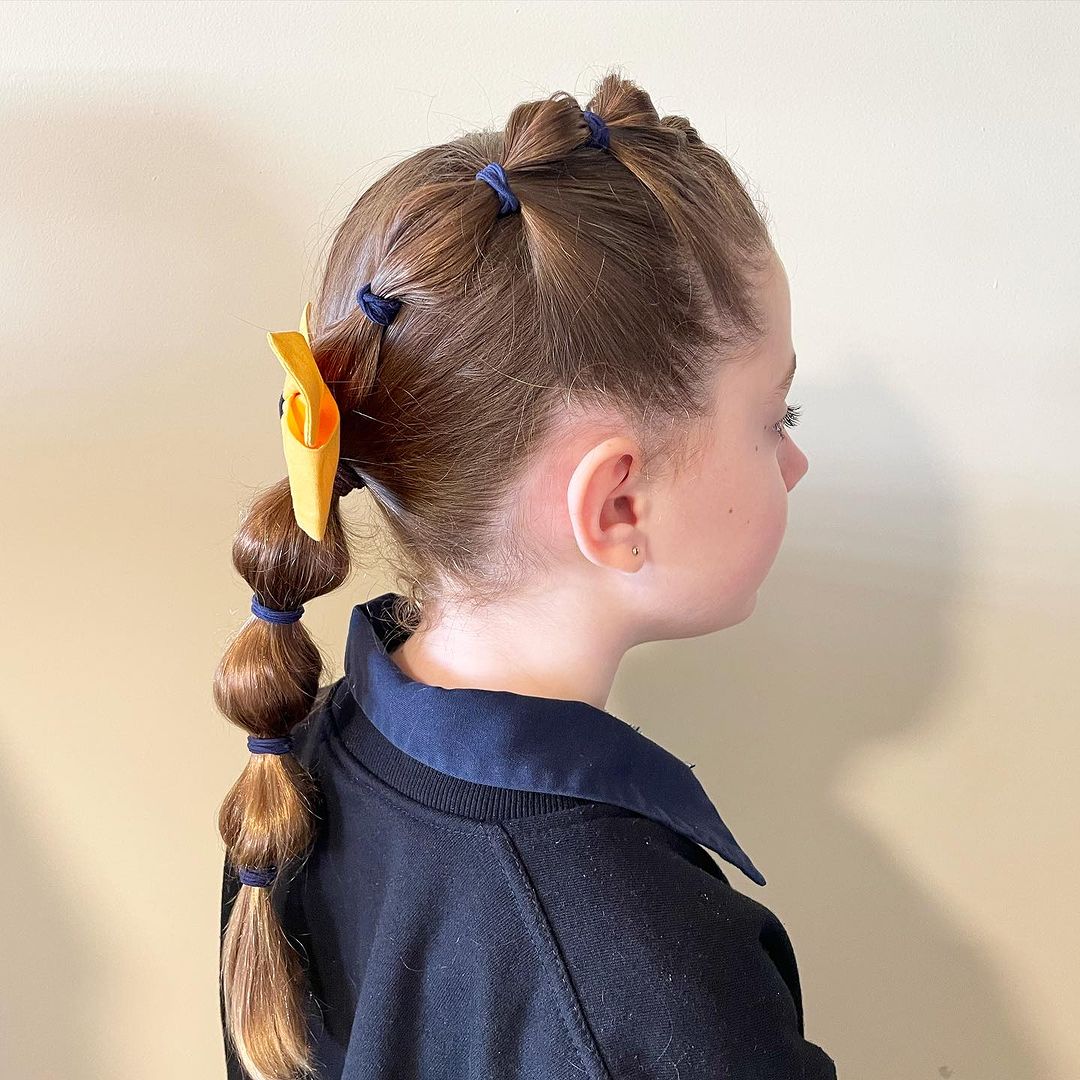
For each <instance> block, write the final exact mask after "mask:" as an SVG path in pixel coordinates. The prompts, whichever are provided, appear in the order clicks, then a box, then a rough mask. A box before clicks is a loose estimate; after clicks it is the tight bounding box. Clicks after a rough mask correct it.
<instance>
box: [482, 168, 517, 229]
mask: <svg viewBox="0 0 1080 1080" xmlns="http://www.w3.org/2000/svg"><path fill="white" fill-rule="evenodd" d="M476 179H477V180H483V181H484V183H485V184H489V185H490V186H491V188H492V190H493V191H494V192H495V193H496V194H497V195H498V196H499V217H502V216H503V214H512V213H514V212H515V211H516V210H520V209H521V203H520V202H518V199H517V196H516V195H515V194H514V193H513V192H512V191H511V190H510V181H509V180H507V179H506V171H505V170H504V169H503V167H502V166H501V165H500V164H499V163H498V162H496V161H493V162H491V163H490V164H489V165H485V166H484V167H483V168H482V169H481V170H480V171H479V172H478V173H477V174H476Z"/></svg>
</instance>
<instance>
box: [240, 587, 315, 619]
mask: <svg viewBox="0 0 1080 1080" xmlns="http://www.w3.org/2000/svg"><path fill="white" fill-rule="evenodd" d="M251 613H252V615H257V616H258V617H259V618H260V619H262V620H263V622H269V623H290V622H296V620H297V619H299V618H300V616H301V615H303V614H304V606H303V604H301V605H300V607H298V608H294V609H293V610H292V611H278V610H276V609H275V608H269V607H266V606H265V605H264V604H260V603H259V598H258V597H257V596H255V595H254V594H252V597H251Z"/></svg>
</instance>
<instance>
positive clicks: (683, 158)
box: [214, 73, 772, 1080]
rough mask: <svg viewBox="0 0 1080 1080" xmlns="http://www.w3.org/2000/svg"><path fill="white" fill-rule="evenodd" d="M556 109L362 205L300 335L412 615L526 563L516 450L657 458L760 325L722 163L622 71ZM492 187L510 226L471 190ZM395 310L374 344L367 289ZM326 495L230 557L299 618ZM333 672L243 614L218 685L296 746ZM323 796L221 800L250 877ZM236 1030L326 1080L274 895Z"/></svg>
mask: <svg viewBox="0 0 1080 1080" xmlns="http://www.w3.org/2000/svg"><path fill="white" fill-rule="evenodd" d="M588 108H589V110H591V111H592V112H593V113H595V114H597V115H599V116H600V117H601V118H602V119H603V121H604V123H606V125H607V127H608V135H609V143H608V146H607V147H606V149H605V148H602V147H600V146H597V145H593V142H592V140H591V136H592V131H591V129H590V126H589V123H588V122H587V120H586V118H585V116H584V114H583V112H582V109H581V106H580V105H579V104H578V102H577V101H576V100H575V99H574V98H573V97H571V96H570V95H569V94H566V93H561V92H560V93H556V94H553V95H551V96H550V97H548V98H546V99H544V100H540V101H532V102H526V103H524V104H521V105H519V106H518V107H517V108H516V109H514V111H513V112H512V113H511V115H510V118H509V120H508V122H507V124H506V129H505V131H502V132H494V131H482V132H475V133H470V134H467V135H464V136H462V137H460V138H458V139H455V140H454V141H453V142H449V143H446V144H444V145H441V146H435V147H431V148H429V149H425V150H422V151H420V152H418V153H416V154H414V155H413V156H412V157H410V158H408V159H406V160H404V161H402V162H400V163H399V164H397V165H396V166H394V167H393V168H392V169H391V170H390V171H389V172H388V173H387V174H386V175H384V176H382V177H381V178H380V179H379V180H377V181H376V182H375V183H374V184H373V185H372V186H371V187H370V188H368V189H367V190H366V191H365V192H364V193H363V194H362V195H361V196H360V198H359V200H358V201H357V202H356V203H355V205H354V206H353V207H352V209H351V210H350V211H349V212H348V214H347V215H346V217H345V219H344V221H343V222H342V224H341V225H340V226H339V228H338V230H337V232H336V234H335V236H334V237H333V241H332V244H331V247H330V250H329V253H328V259H327V265H326V269H325V273H324V276H323V279H322V284H321V288H320V289H319V290H318V293H317V297H316V300H315V303H314V305H313V307H314V313H313V324H312V325H311V327H310V328H309V329H310V335H311V346H312V351H313V353H314V355H315V358H316V361H317V363H318V365H319V369H320V371H321V372H322V376H323V378H324V380H325V381H326V383H327V384H328V385H329V386H330V387H331V389H332V391H333V393H334V396H335V399H336V400H337V402H338V404H339V407H340V410H341V417H342V421H341V455H342V460H343V462H346V463H347V464H345V465H344V466H343V468H348V467H349V466H351V467H353V468H355V469H356V471H357V472H358V474H359V475H360V476H361V477H362V478H363V480H364V481H365V483H366V485H367V487H368V489H369V490H370V492H371V495H372V498H373V500H374V503H375V506H376V507H377V509H378V512H379V514H380V516H381V519H382V520H383V521H384V523H385V525H386V527H387V530H388V532H389V536H390V537H391V539H392V541H393V543H394V547H395V550H396V552H397V555H398V558H397V562H398V570H399V578H400V582H401V589H400V591H401V592H402V593H403V594H404V597H405V600H406V601H407V609H406V608H403V610H402V611H401V612H400V617H401V618H402V620H403V621H405V620H408V619H409V618H411V619H412V620H413V621H414V622H415V618H416V613H417V612H418V611H419V610H420V609H421V608H422V607H423V604H424V601H425V599H426V598H431V597H437V596H439V595H441V594H442V593H443V591H444V590H446V589H448V588H454V589H455V590H459V591H460V592H461V593H462V594H464V595H467V596H469V597H474V598H478V599H480V600H482V599H483V598H484V597H489V596H490V597H494V596H497V595H499V594H501V593H502V592H504V591H505V590H508V589H510V588H512V587H513V586H514V584H515V582H518V581H520V580H522V579H523V578H524V577H525V576H527V575H530V574H533V573H536V572H537V571H538V570H539V569H540V565H539V560H540V559H541V558H542V553H539V552H537V551H535V550H533V549H532V548H530V546H529V545H528V544H527V543H526V541H527V533H526V529H525V528H524V527H523V521H522V520H520V519H519V518H518V517H516V516H515V514H516V511H517V502H518V500H516V499H515V489H516V486H517V484H518V483H519V481H520V478H521V476H522V474H523V471H524V470H525V468H526V466H527V463H528V461H529V458H530V455H531V454H532V453H534V452H535V449H536V447H537V446H538V445H539V444H540V443H541V442H543V441H544V440H545V439H549V438H553V437H555V436H556V434H557V432H558V431H559V425H560V423H562V422H566V421H567V420H568V418H570V417H571V416H572V414H573V412H574V410H575V409H578V408H584V409H592V410H598V411H601V412H602V413H603V414H605V415H611V416H612V417H614V418H616V419H618V420H620V421H621V422H623V423H624V424H627V425H629V426H630V427H631V428H632V430H633V431H634V433H635V435H636V436H637V437H638V438H639V440H640V442H641V445H642V447H643V450H644V453H645V456H646V459H647V460H654V461H662V460H664V459H666V458H667V457H668V455H670V454H673V453H675V452H677V451H678V450H679V448H680V446H682V445H683V444H684V442H685V440H684V439H683V433H684V432H685V431H686V421H687V420H688V418H691V417H697V416H701V415H703V414H704V413H705V412H706V411H707V409H708V408H709V405H710V401H709V398H710V394H709V392H708V389H707V388H708V387H709V385H710V378H709V377H710V375H711V373H712V372H713V371H714V370H715V367H716V365H717V364H718V363H720V362H722V361H723V360H725V359H728V358H733V357H735V356H736V355H737V354H738V353H739V351H740V350H741V349H742V347H743V346H746V345H749V344H752V343H753V342H754V341H756V340H757V339H758V338H759V337H760V336H761V335H762V333H763V332H764V327H763V326H762V322H761V319H762V313H761V310H760V308H759V307H758V306H757V304H756V302H755V287H754V282H755V281H756V279H757V274H758V273H760V272H762V271H764V269H765V267H766V266H767V264H768V262H769V258H770V256H771V252H772V245H771V242H770V239H769V235H768V228H767V225H766V222H765V219H764V217H763V216H762V214H761V213H760V212H759V211H758V209H757V208H756V206H755V204H754V202H753V201H752V199H751V198H750V197H749V195H748V194H747V192H746V191H745V189H744V187H743V185H742V184H741V183H740V181H739V180H738V179H737V177H736V175H735V173H734V171H733V170H732V168H731V166H730V165H729V163H728V162H727V161H726V160H725V158H724V157H723V156H722V155H721V154H719V153H718V152H717V151H716V150H714V149H712V148H711V147H709V146H707V145H706V144H705V143H703V142H702V141H701V140H700V139H699V137H698V134H697V132H696V131H695V130H694V128H693V127H692V126H691V125H690V123H689V122H688V121H687V120H685V119H684V118H682V117H679V116H665V117H660V116H659V115H658V113H657V111H656V109H655V108H654V106H653V103H652V101H651V99H650V98H649V95H648V94H646V93H645V92H644V91H643V90H642V89H641V88H640V87H638V86H637V85H635V84H634V83H633V82H631V81H629V80H627V79H624V78H622V77H621V76H619V75H618V74H615V73H609V74H607V75H605V76H604V77H603V79H602V80H601V81H600V83H599V85H598V86H597V88H596V92H595V93H594V94H593V96H592V98H591V99H590V101H589V105H588ZM489 162H498V163H500V164H501V165H502V167H503V168H504V170H505V173H506V176H507V179H508V182H509V186H510V188H511V190H512V191H513V193H514V195H515V196H516V197H517V199H518V200H519V201H520V208H519V211H518V212H516V213H511V214H507V215H501V214H499V213H498V199H497V197H496V194H495V192H494V191H493V190H492V188H491V187H490V186H488V185H487V184H485V183H482V182H478V181H477V179H476V174H477V172H478V171H479V170H480V169H482V168H483V167H484V166H485V165H487V164H488V163H489ZM368 282H370V288H371V291H372V292H373V293H375V294H376V295H378V296H380V297H385V298H394V299H398V300H400V301H401V308H400V310H399V312H398V314H397V317H396V318H394V319H393V321H392V322H391V323H390V325H388V326H386V327H383V326H382V325H380V324H379V323H376V322H374V321H372V320H371V319H370V318H368V317H367V316H366V315H365V313H364V311H363V310H362V309H361V308H360V307H359V306H358V301H357V292H358V290H359V289H360V288H361V287H362V286H363V285H365V284H367V283H368ZM338 501H339V500H338V498H337V497H335V499H334V500H333V505H332V507H331V510H330V516H329V521H328V524H327V530H326V534H325V537H324V539H323V541H322V542H321V543H317V542H315V541H313V540H311V539H310V538H309V537H308V536H307V535H306V534H304V533H303V532H302V531H301V530H300V529H299V527H298V526H297V524H296V522H295V520H294V517H293V512H292V506H291V503H290V495H289V487H288V483H287V481H281V482H279V483H277V484H275V485H273V486H272V487H270V488H268V489H267V490H266V491H265V492H263V493H261V494H260V495H259V496H258V497H257V498H256V499H255V501H254V502H253V504H252V506H251V508H250V509H249V511H248V513H247V515H246V518H245V520H244V522H243V525H242V527H241V530H240V532H239V534H238V535H237V537H236V540H235V542H234V545H233V562H234V564H235V566H236V569H237V570H238V571H239V573H240V574H241V575H242V577H243V578H244V580H245V581H246V582H247V583H248V584H249V585H250V586H251V588H252V589H253V590H254V592H255V594H256V595H257V597H258V599H259V601H260V602H261V603H263V604H265V605H268V606H270V607H275V608H280V609H291V608H295V607H297V606H299V605H301V604H303V603H306V602H307V601H309V600H311V599H313V598H314V597H317V596H320V595H322V594H323V593H326V592H329V591H330V590H331V589H335V588H337V587H338V586H339V585H341V584H342V583H343V582H344V581H345V579H346V578H347V577H348V574H349V569H350V545H349V542H348V535H347V530H346V526H345V525H344V523H343V522H342V519H341V517H340V511H339V507H338ZM321 671H322V664H321V661H320V656H319V652H318V649H317V648H316V646H315V645H314V643H313V642H312V640H311V638H310V637H309V635H308V632H307V630H305V629H304V628H303V626H302V625H301V624H300V623H299V622H295V623H287V624H271V623H267V622H264V621H262V620H261V619H258V618H253V619H251V620H249V621H248V622H247V623H245V625H244V626H243V627H242V628H241V630H240V631H239V632H238V634H237V636H236V637H235V639H234V640H233V641H232V643H231V644H230V646H229V648H228V650H227V652H226V653H225V656H224V657H223V658H222V661H221V664H220V666H219V668H218V671H217V673H216V676H215V681H214V694H215V701H216V703H217V705H218V707H219V708H220V709H221V711H222V712H223V713H224V714H225V715H226V716H227V717H228V718H229V719H230V720H232V721H233V722H234V723H236V724H237V725H239V726H240V727H241V728H243V729H244V730H245V731H248V732H249V733H252V734H255V735H257V736H280V735H285V734H288V733H289V731H290V730H291V729H293V728H294V727H295V726H296V725H297V724H299V723H300V722H301V721H302V720H303V719H304V718H305V717H306V716H307V715H308V714H309V712H310V711H311V709H312V706H313V704H314V702H315V698H316V694H317V693H318V690H319V678H320V675H321ZM313 794H314V783H313V780H312V779H311V778H310V777H309V776H308V775H307V773H306V772H305V771H304V769H303V768H302V767H301V766H300V765H299V763H298V762H297V761H296V759H295V758H294V757H292V756H291V755H271V754H262V755H253V756H252V757H251V758H250V759H249V761H248V763H247V764H246V765H245V767H244V771H243V773H242V774H241V776H240V778H239V779H238V780H237V782H236V783H235V784H234V786H233V788H232V790H231V791H230V792H229V794H228V796H227V797H226V799H225V802H224V804H223V805H222V807H221V814H220V827H221V835H222V837H223V838H224V841H225V844H226V848H227V857H228V859H229V861H230V862H231V863H232V864H233V865H234V866H238V867H266V866H271V867H281V866H284V865H285V864H286V863H288V862H290V861H292V860H298V859H302V858H303V857H304V856H305V855H306V853H307V852H308V851H309V850H310V847H311V844H312V842H313V838H314V832H315V829H314V816H313V809H312V796H313ZM221 975H222V993H223V997H224V1002H225V1014H226V1027H227V1031H228V1034H229V1037H230V1039H231V1041H232V1043H233V1045H234V1046H235V1048H236V1051H237V1054H238V1056H239V1059H240V1061H241V1063H242V1065H243V1067H244V1068H245V1069H246V1070H247V1072H248V1073H249V1074H250V1075H251V1076H252V1077H253V1078H254V1080H285V1078H287V1077H288V1078H291V1077H294V1076H296V1075H297V1074H309V1075H313V1074H314V1073H315V1066H314V1065H313V1064H312V1061H311V1055H310V1049H309V1046H308V1033H307V1027H306V1018H305V1006H306V1000H307V998H306V995H307V990H306V988H305V984H304V974H303V964H302V962H301V959H300V957H299V955H298V954H297V953H296V952H295V950H294V949H293V946H292V945H291V943H290V942H289V940H288V938H287V937H286V935H285V934H284V932H283V930H282V927H281V925H280V923H279V921H278V918H277V916H276V914H275V911H274V908H273V907H272V905H271V891H270V889H268V888H260V887H253V886H241V887H240V888H239V891H238V894H237V897H236V900H235V901H234V904H233V907H232V911H231V914H230V917H229V922H228V926H227V928H226V931H225V935H224V941H223V945H222V962H221Z"/></svg>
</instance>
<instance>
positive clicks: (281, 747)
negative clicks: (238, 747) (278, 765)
mask: <svg viewBox="0 0 1080 1080" xmlns="http://www.w3.org/2000/svg"><path fill="white" fill-rule="evenodd" d="M247 742H248V749H249V750H250V751H251V752H252V753H253V754H291V753H292V748H293V741H292V739H291V738H290V737H289V736H288V735H281V736H278V737H276V738H272V739H260V738H259V737H258V736H257V735H249V736H248V741H247Z"/></svg>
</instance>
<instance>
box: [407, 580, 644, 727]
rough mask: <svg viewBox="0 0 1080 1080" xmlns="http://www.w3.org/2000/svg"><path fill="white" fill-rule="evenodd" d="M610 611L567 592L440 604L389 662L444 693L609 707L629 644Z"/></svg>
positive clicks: (612, 609) (612, 608) (593, 600)
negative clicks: (494, 693)
mask: <svg viewBox="0 0 1080 1080" xmlns="http://www.w3.org/2000/svg"><path fill="white" fill-rule="evenodd" d="M622 621H623V620H620V617H619V614H618V612H617V610H616V608H615V605H613V604H605V603H603V602H601V601H598V600H597V599H596V598H595V597H591V598H590V597H589V596H587V595H585V594H582V593H581V592H576V593H575V592H573V591H570V590H566V591H558V590H551V589H546V590H545V591H544V592H543V593H542V594H541V593H536V594H532V595H515V596H514V597H513V598H512V599H510V600H506V601H499V602H498V603H495V604H485V605H483V606H478V605H476V604H475V603H472V602H470V603H455V602H454V601H453V600H450V601H444V602H442V603H440V604H439V605H437V606H435V607H434V608H425V611H424V613H423V618H422V620H421V623H420V625H419V626H418V627H417V629H416V630H415V631H414V632H413V633H412V634H411V635H410V636H409V638H408V639H407V640H406V641H405V642H404V643H403V644H402V645H400V646H399V647H398V648H396V649H395V650H394V651H393V652H392V653H391V654H390V656H391V658H392V659H393V660H394V662H395V663H396V664H397V665H398V667H399V668H401V670H402V671H403V672H404V673H405V674H406V675H407V676H409V678H411V679H414V680H415V681H417V682H422V683H427V684H428V685H430V686H442V687H445V688H446V689H454V688H459V687H460V688H475V689H480V690H506V691H509V692H511V693H515V694H525V695H529V696H532V697H544V698H559V699H563V700H572V701H584V702H586V703H587V704H589V705H593V706H595V707H596V708H598V709H604V708H606V703H607V699H608V696H609V694H610V693H611V687H612V684H613V682H614V681H615V673H616V671H617V670H618V667H619V663H620V662H621V660H622V657H623V655H624V654H625V652H626V650H627V649H628V648H629V647H630V645H631V644H632V641H631V640H630V639H629V638H628V637H627V636H626V628H625V626H624V625H621V622H622Z"/></svg>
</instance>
